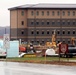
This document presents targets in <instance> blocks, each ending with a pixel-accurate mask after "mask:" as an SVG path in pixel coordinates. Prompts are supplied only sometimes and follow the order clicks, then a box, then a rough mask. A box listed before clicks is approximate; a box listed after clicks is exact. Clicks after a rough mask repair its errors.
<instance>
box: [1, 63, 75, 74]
mask: <svg viewBox="0 0 76 75" xmlns="http://www.w3.org/2000/svg"><path fill="white" fill-rule="evenodd" d="M0 75H76V67H75V66H72V67H71V66H58V65H44V64H30V63H13V62H0Z"/></svg>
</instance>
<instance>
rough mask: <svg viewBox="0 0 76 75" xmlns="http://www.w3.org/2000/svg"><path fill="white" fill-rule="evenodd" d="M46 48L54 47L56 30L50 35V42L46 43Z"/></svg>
mask: <svg viewBox="0 0 76 75" xmlns="http://www.w3.org/2000/svg"><path fill="white" fill-rule="evenodd" d="M46 46H47V47H56V30H54V33H53V35H52V42H46Z"/></svg>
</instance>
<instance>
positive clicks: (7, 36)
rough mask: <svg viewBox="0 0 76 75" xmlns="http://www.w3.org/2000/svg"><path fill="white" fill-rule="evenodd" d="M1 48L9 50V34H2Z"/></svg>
mask: <svg viewBox="0 0 76 75" xmlns="http://www.w3.org/2000/svg"><path fill="white" fill-rule="evenodd" d="M3 46H4V48H5V49H9V47H10V38H9V34H4V37H3Z"/></svg>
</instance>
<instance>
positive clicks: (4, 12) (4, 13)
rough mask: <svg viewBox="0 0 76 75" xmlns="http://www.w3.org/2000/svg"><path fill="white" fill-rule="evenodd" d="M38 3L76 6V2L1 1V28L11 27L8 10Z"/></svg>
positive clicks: (51, 0)
mask: <svg viewBox="0 0 76 75" xmlns="http://www.w3.org/2000/svg"><path fill="white" fill-rule="evenodd" d="M37 3H62V4H65V3H66V4H76V0H0V26H10V13H9V10H8V8H11V7H14V6H19V5H24V4H37Z"/></svg>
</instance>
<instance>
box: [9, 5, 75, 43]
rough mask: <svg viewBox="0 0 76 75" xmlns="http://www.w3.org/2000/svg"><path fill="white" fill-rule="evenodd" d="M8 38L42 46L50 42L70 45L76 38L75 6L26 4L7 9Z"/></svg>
mask: <svg viewBox="0 0 76 75" xmlns="http://www.w3.org/2000/svg"><path fill="white" fill-rule="evenodd" d="M9 10H10V38H11V40H16V39H17V40H19V39H21V40H22V41H25V42H31V43H38V44H39V43H41V44H44V43H46V42H48V41H50V42H51V41H52V40H51V39H52V34H53V32H54V31H55V33H56V42H57V43H59V42H65V43H69V44H70V43H71V41H70V39H71V37H76V4H26V5H21V6H17V7H12V8H9Z"/></svg>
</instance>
